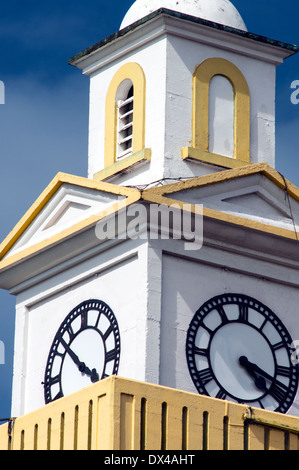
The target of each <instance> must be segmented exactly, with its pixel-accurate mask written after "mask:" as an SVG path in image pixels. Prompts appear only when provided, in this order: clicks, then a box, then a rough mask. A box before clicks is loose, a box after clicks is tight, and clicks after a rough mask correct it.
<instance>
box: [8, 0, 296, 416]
mask: <svg viewBox="0 0 299 470" xmlns="http://www.w3.org/2000/svg"><path fill="white" fill-rule="evenodd" d="M149 5H150V6H149ZM296 51H297V48H296V47H295V46H292V45H289V44H285V43H283V42H281V41H276V40H273V39H268V38H265V37H261V36H258V35H256V34H253V33H249V32H248V31H247V29H246V26H245V24H244V22H243V20H242V18H241V16H240V14H239V13H238V12H237V10H236V9H235V7H234V6H233V5H232V3H231V2H230V1H228V0H178V1H175V0H154V1H152V2H151V3H149V2H147V1H146V0H137V1H136V2H135V3H134V4H133V5H132V6H131V8H130V9H129V11H128V12H127V14H126V16H125V18H124V20H123V22H122V24H121V26H120V29H119V31H117V32H116V33H115V34H113V35H112V36H109V37H108V38H106V39H104V40H102V41H100V42H99V43H97V44H95V45H94V46H91V47H89V48H88V49H87V50H85V51H83V52H81V53H80V54H78V55H76V56H75V57H73V58H72V59H70V63H71V64H72V65H73V66H76V67H78V68H79V69H81V70H82V72H83V74H84V75H88V76H89V77H90V119H89V151H88V177H87V178H84V177H78V176H72V175H67V174H63V173H58V174H57V176H56V177H55V178H54V180H53V181H52V182H50V184H49V185H48V187H47V188H46V189H45V190H44V192H43V193H42V194H41V196H40V197H39V198H38V199H37V201H36V202H35V203H34V204H33V206H32V207H31V208H30V209H29V211H28V212H27V213H26V214H25V215H24V217H23V218H22V219H21V221H20V222H19V223H18V224H17V226H16V227H15V228H14V230H13V231H12V232H11V233H10V234H9V235H8V236H7V238H6V239H5V240H4V241H3V243H2V244H1V246H0V286H1V287H2V288H4V289H7V290H9V291H10V292H11V294H13V295H15V296H16V333H15V359H14V380H13V398H12V416H19V415H21V414H24V413H28V412H30V411H32V410H35V409H37V408H39V407H42V406H44V405H45V404H46V403H49V402H51V401H53V400H56V399H59V398H60V397H62V396H66V395H68V394H70V393H72V392H75V391H76V390H78V389H81V388H82V387H86V386H89V385H90V384H92V383H94V382H96V381H98V380H102V379H104V378H105V377H107V376H109V375H111V374H118V375H120V376H123V377H126V378H131V379H137V380H141V381H147V382H151V383H155V384H161V385H165V386H169V387H174V388H177V389H181V390H186V391H190V392H194V393H201V394H205V395H210V396H212V397H215V398H219V399H226V400H230V401H234V402H239V403H246V404H249V405H250V406H257V407H260V408H265V409H269V410H274V411H278V412H282V413H291V414H294V415H299V397H298V365H297V360H296V354H295V353H296V351H295V349H294V347H295V342H296V340H298V339H299V316H298V314H297V313H298V312H297V309H298V304H299V290H298V283H299V275H298V272H299V271H298V267H299V255H298V231H299V228H298V225H299V203H298V201H299V189H298V188H296V187H295V186H294V185H292V184H291V183H290V182H288V181H286V180H285V178H284V177H283V176H282V175H280V174H279V173H278V172H277V171H276V170H275V145H274V143H275V74H276V67H277V66H278V65H280V64H281V63H282V62H283V60H284V59H286V58H287V57H289V56H291V55H292V54H294V53H295V52H296Z"/></svg>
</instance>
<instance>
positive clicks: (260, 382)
mask: <svg viewBox="0 0 299 470" xmlns="http://www.w3.org/2000/svg"><path fill="white" fill-rule="evenodd" d="M239 363H240V364H241V366H242V367H244V369H246V371H247V372H248V374H249V375H250V376H251V377H252V378H253V379H254V384H255V386H256V387H257V388H259V389H260V390H263V391H266V390H267V386H266V380H265V376H266V378H269V377H270V376H269V375H268V374H267V373H266V372H265V373H264V371H263V370H262V369H260V368H259V367H258V366H257V365H256V364H254V363H253V362H250V361H249V360H248V359H247V357H246V356H241V357H240V358H239ZM270 380H273V379H272V377H270Z"/></svg>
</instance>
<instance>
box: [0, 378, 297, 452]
mask: <svg viewBox="0 0 299 470" xmlns="http://www.w3.org/2000/svg"><path fill="white" fill-rule="evenodd" d="M298 435H299V418H297V417H293V416H288V415H282V414H279V413H274V412H268V411H265V410H259V409H253V408H249V407H247V406H245V405H237V404H234V403H230V402H227V401H224V400H217V399H213V398H209V397H205V396H201V395H197V394H193V393H188V392H183V391H180V390H174V389H170V388H167V387H162V386H157V385H152V384H147V383H144V382H137V381H133V380H127V379H123V378H120V377H115V376H113V377H109V378H107V379H105V380H103V381H101V382H98V383H96V384H94V385H91V386H90V387H88V388H86V389H84V390H81V391H79V392H77V393H75V394H72V395H69V396H67V397H64V398H61V399H60V400H57V401H55V402H53V403H50V404H48V405H46V406H44V407H42V408H40V409H38V410H37V411H34V412H32V413H29V414H27V415H24V416H21V417H19V418H16V419H11V420H9V421H8V422H7V423H5V424H3V425H2V426H0V450H58V449H60V450H76V449H78V450H96V449H103V450H209V449H210V450H229V449H231V450H263V449H269V450H274V449H277V450H297V449H298V447H299V441H298Z"/></svg>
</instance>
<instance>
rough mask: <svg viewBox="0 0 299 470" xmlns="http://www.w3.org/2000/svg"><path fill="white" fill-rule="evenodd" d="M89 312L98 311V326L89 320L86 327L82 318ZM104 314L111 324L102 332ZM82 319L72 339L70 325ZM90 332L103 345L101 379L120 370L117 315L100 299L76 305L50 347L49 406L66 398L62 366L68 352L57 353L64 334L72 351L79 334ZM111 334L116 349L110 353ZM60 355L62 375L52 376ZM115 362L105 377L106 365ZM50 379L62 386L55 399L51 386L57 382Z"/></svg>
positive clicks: (46, 392) (47, 370)
mask: <svg viewBox="0 0 299 470" xmlns="http://www.w3.org/2000/svg"><path fill="white" fill-rule="evenodd" d="M89 310H92V311H97V312H98V318H97V321H96V322H95V325H89V324H88V321H86V324H85V321H84V323H83V322H82V318H83V317H82V315H84V316H85V317H86V318H87V314H88V311H89ZM85 314H86V315H85ZM101 315H104V316H105V317H106V319H107V321H108V322H109V326H108V327H107V328H105V329H104V331H101V330H100V329H99V328H98V326H97V325H98V324H99V321H100V317H101ZM80 316H81V322H82V323H81V326H80V328H79V329H78V331H76V333H74V334H73V335H72V337H71V336H70V333H69V331H70V327H71V324H72V322H74V321H75V320H76V319H77V318H78V317H80ZM87 330H93V331H95V332H96V333H97V334H98V335H99V337H100V338H101V340H102V342H103V347H104V352H105V357H104V365H103V371H102V374H101V377H99V380H101V379H103V378H105V377H108V376H109V375H117V373H118V369H119V361H120V349H121V348H120V347H121V344H120V332H119V326H118V322H117V319H116V316H115V314H114V313H113V311H112V309H111V308H110V307H109V305H108V304H107V303H106V302H104V301H102V300H99V299H89V300H84V301H83V302H80V303H79V304H78V305H76V307H74V308H73V309H72V310H71V311H70V312H69V313H68V315H67V316H66V317H65V318H64V320H63V321H62V323H61V324H60V326H59V328H58V330H57V332H56V334H55V337H54V340H53V342H52V345H51V347H50V350H49V354H48V358H47V363H46V368H45V376H44V382H43V385H44V398H45V403H46V404H48V403H51V402H53V401H55V400H57V399H58V398H62V397H63V396H65V395H64V393H63V388H62V372H63V365H64V362H65V358H66V356H67V354H68V352H67V350H66V349H65V351H64V352H63V353H58V348H59V346H60V345H61V339H62V337H63V336H64V335H65V333H68V335H69V337H70V341H69V342H68V346H69V347H70V348H71V345H72V343H73V342H74V341H75V340H76V338H78V336H79V335H80V333H82V332H86V331H87ZM111 334H113V337H114V347H113V349H112V350H111V349H110V350H107V346H106V341H107V339H108V338H109V337H110V335H111ZM62 347H64V346H62ZM111 352H113V354H111ZM109 353H110V354H109ZM57 355H58V356H60V357H61V365H60V369H59V373H58V374H56V375H55V376H54V377H52V374H51V373H52V368H53V364H54V360H55V357H56V356H57ZM112 361H114V363H113V368H112V372H110V373H109V374H106V373H105V370H106V367H107V364H108V363H111V362H112ZM51 379H52V381H53V380H54V379H56V383H58V384H59V392H58V393H57V394H55V396H54V397H53V396H52V392H51V387H52V386H53V385H54V383H52V381H51ZM95 381H97V380H95ZM91 384H92V381H91V382H90V385H91Z"/></svg>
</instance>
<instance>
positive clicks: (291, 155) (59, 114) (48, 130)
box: [0, 0, 299, 419]
mask: <svg viewBox="0 0 299 470" xmlns="http://www.w3.org/2000/svg"><path fill="white" fill-rule="evenodd" d="M232 3H233V4H234V5H235V6H236V7H237V9H238V10H239V12H240V14H241V15H242V17H243V19H244V21H245V23H246V25H247V28H248V30H249V31H250V32H253V33H257V34H261V35H263V36H267V37H270V38H273V39H277V40H281V41H284V42H288V43H291V44H298V45H299V32H298V24H297V18H298V16H297V14H296V10H297V3H296V2H295V1H294V0H285V1H284V2H281V0H271V1H269V0H251V1H248V0H232ZM131 4H132V1H131V0H122V1H120V0H111V1H110V2H104V1H102V0H89V1H88V2H82V0H81V1H78V0H72V1H69V0H51V2H45V1H37V0H22V1H20V0H10V1H9V2H4V0H0V6H1V13H0V57H1V62H0V80H2V81H3V82H4V84H5V104H4V105H0V158H1V180H0V181H1V184H0V214H1V224H0V239H1V240H3V239H4V238H5V236H6V235H7V234H8V233H9V231H10V230H11V229H12V228H13V227H14V225H15V224H16V223H17V222H18V220H19V219H20V218H21V217H22V216H23V215H24V213H25V212H26V210H27V209H28V208H29V207H30V205H31V204H32V203H33V202H34V201H35V199H36V198H37V197H38V196H39V194H40V193H41V192H42V191H43V189H44V188H45V187H46V186H47V185H48V183H49V182H50V181H51V180H52V178H53V177H54V176H55V175H56V173H58V172H59V171H63V172H67V173H71V174H76V175H82V176H86V174H87V151H88V149H87V138H88V136H87V131H88V127H87V126H88V92H89V88H88V87H89V83H88V78H87V77H83V76H82V75H81V72H80V71H79V70H77V69H75V68H74V67H71V66H69V65H68V59H69V58H70V57H71V56H73V55H75V54H76V53H78V52H80V51H81V50H83V49H85V48H86V47H88V46H90V45H92V44H94V43H96V42H98V41H99V40H101V39H103V38H105V37H107V36H108V35H110V34H112V33H114V32H115V31H117V30H118V28H119V25H120V23H121V21H122V18H123V17H124V15H125V13H126V11H127V10H128V8H129V7H130V6H131ZM293 80H299V53H298V54H297V55H295V56H293V57H291V58H289V59H287V60H286V61H285V63H284V64H283V65H281V66H279V67H278V69H277V90H276V136H277V137H276V168H277V170H278V171H280V172H282V173H283V174H284V175H285V177H286V178H288V179H289V180H291V181H292V182H293V183H294V184H296V185H297V186H299V161H298V159H299V152H298V144H299V105H293V104H292V103H291V100H290V96H291V92H292V90H291V89H290V85H291V83H292V81H293ZM0 301H1V303H0V305H1V307H0V340H1V341H3V342H4V344H5V364H4V365H1V364H0V419H1V418H6V417H9V416H10V405H11V382H12V364H13V339H14V306H15V299H14V297H13V296H11V295H9V294H8V293H7V292H5V291H1V290H0Z"/></svg>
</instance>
